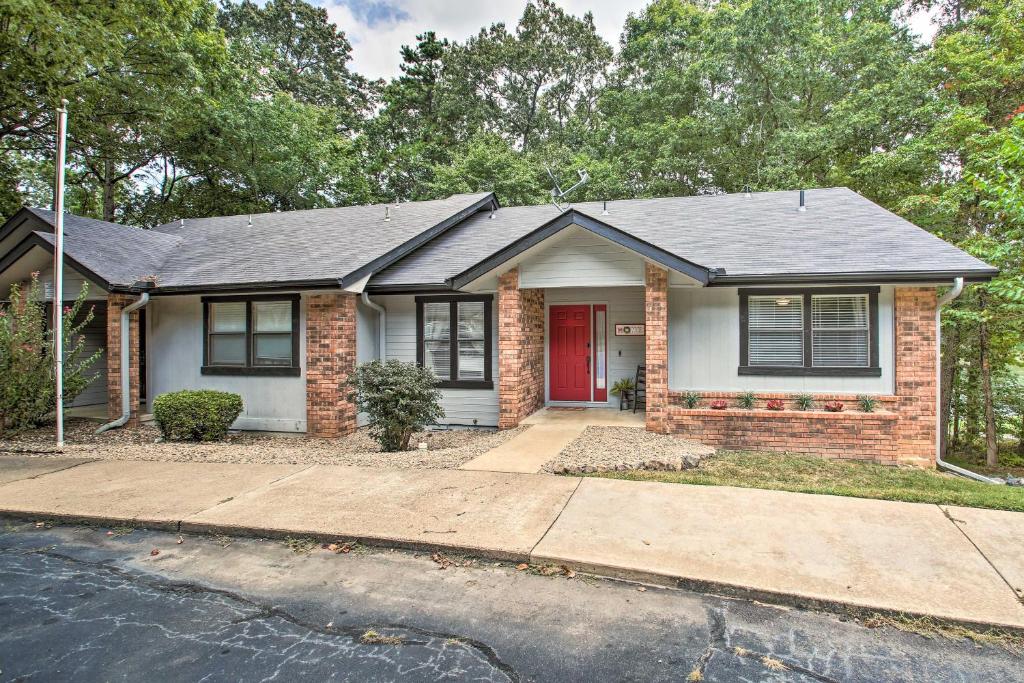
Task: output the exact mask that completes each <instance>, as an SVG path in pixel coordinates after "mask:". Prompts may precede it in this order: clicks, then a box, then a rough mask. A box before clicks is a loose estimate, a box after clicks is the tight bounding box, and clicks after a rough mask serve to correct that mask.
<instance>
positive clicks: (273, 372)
mask: <svg viewBox="0 0 1024 683" xmlns="http://www.w3.org/2000/svg"><path fill="white" fill-rule="evenodd" d="M300 300H301V297H300V296H299V295H298V294H262V295H238V296H204V297H203V298H202V303H203V358H202V366H201V367H200V369H199V372H200V373H201V374H203V375H238V376H246V377H248V376H261V377H298V376H300V375H301V374H302V360H301V358H299V335H300V334H301V330H300V326H299V318H300V314H301V312H300V305H299V302H300ZM239 301H241V302H245V304H246V306H245V365H210V304H211V303H227V302H239ZM254 301H291V302H292V364H291V365H287V366H283V365H253V362H252V345H253V330H252V302H254Z"/></svg>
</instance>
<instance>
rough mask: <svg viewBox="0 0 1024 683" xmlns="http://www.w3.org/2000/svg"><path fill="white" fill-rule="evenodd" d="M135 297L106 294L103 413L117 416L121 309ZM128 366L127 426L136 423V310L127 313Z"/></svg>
mask: <svg viewBox="0 0 1024 683" xmlns="http://www.w3.org/2000/svg"><path fill="white" fill-rule="evenodd" d="M137 300H138V297H134V296H131V295H129V294H114V293H111V294H109V295H107V417H108V418H109V419H110V420H116V419H118V418H119V417H121V410H122V407H121V310H122V309H124V308H125V307H126V306H129V305H131V304H133V303H135V302H136V301H137ZM128 339H129V343H130V350H129V355H128V359H129V368H128V373H129V374H128V378H129V380H128V385H129V387H131V394H130V397H131V400H130V411H131V412H130V415H131V417H130V418H129V419H128V426H131V427H134V426H136V425H138V424H139V311H134V312H132V313H129V314H128Z"/></svg>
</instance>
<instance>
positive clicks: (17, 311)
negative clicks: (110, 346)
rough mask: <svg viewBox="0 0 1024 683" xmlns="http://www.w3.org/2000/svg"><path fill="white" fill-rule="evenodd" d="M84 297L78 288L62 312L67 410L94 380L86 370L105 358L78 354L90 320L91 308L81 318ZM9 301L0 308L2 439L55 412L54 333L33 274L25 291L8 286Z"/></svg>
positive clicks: (94, 354) (84, 291) (37, 278)
mask: <svg viewBox="0 0 1024 683" xmlns="http://www.w3.org/2000/svg"><path fill="white" fill-rule="evenodd" d="M87 291H88V288H87V287H82V291H81V292H80V293H79V295H78V298H77V299H75V301H74V303H73V304H71V305H70V306H65V307H64V311H63V317H64V328H63V330H64V335H63V336H64V405H65V406H70V405H71V402H72V401H74V400H75V397H76V396H78V395H79V394H80V393H82V391H83V390H84V389H85V387H86V386H88V384H89V382H91V381H92V380H93V378H94V377H95V376H96V373H91V374H90V373H88V372H87V370H88V369H89V366H90V365H92V364H93V363H95V362H96V361H97V360H98V359H99V357H100V356H101V355H103V351H102V350H100V351H96V352H95V353H93V354H92V355H89V356H83V354H82V352H83V349H84V348H85V337H84V336H83V335H82V329H83V328H84V327H85V326H86V325H88V324H89V322H90V321H91V320H92V318H93V311H92V308H91V307H90V308H89V309H87V310H86V311H85V313H84V315H83V314H82V308H83V306H84V305H85V297H86V294H87ZM8 301H9V302H10V303H9V304H7V305H3V304H0V436H2V435H4V434H7V433H13V432H17V431H21V430H23V429H28V428H30V427H34V426H36V425H38V424H40V423H41V422H42V421H43V420H44V418H46V416H47V415H49V414H50V413H51V412H52V411H53V410H54V409H55V408H56V407H57V394H56V391H55V383H54V360H53V329H52V325H48V324H47V320H46V318H47V315H46V305H45V302H44V301H43V295H42V287H41V286H40V284H39V273H32V279H31V281H30V282H29V285H28V289H27V290H26V289H22V288H21V287H20V286H18V285H14V286H12V287H11V290H10V294H9V296H8Z"/></svg>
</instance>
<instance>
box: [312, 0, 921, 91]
mask: <svg viewBox="0 0 1024 683" xmlns="http://www.w3.org/2000/svg"><path fill="white" fill-rule="evenodd" d="M313 2H317V3H319V4H321V5H323V6H324V7H326V8H327V13H328V15H329V16H330V18H331V21H333V22H334V23H336V24H337V25H338V27H339V28H340V29H342V30H343V31H345V34H346V35H347V36H348V39H349V41H350V42H351V43H352V53H353V54H352V64H351V67H352V68H353V69H354V70H355V71H357V72H358V73H361V74H363V75H364V76H367V77H369V78H391V77H393V76H397V75H398V74H399V73H400V72H399V69H398V66H399V64H400V63H401V57H400V56H399V50H400V49H401V47H402V45H412V44H415V42H416V34H417V33H422V32H423V31H428V30H433V31H434V32H436V33H437V35H438V36H439V37H442V38H448V39H449V40H457V41H460V42H461V41H463V40H465V39H466V38H468V37H469V36H471V35H474V34H476V33H477V31H479V30H480V29H481V28H482V27H484V26H488V25H490V24H492V23H497V22H504V23H505V24H506V25H507V26H509V27H513V26H515V24H516V21H518V19H519V16H520V15H521V14H522V13H523V7H524V6H525V5H526V1H525V0H489V1H484V2H481V1H480V0H447V1H446V0H313ZM648 2H649V0H561V1H560V2H559V5H560V6H561V7H563V8H564V9H565V10H566V11H568V12H570V13H572V14H575V15H582V14H584V13H585V12H587V11H590V12H593V14H594V24H595V25H596V26H597V30H598V33H600V34H601V36H602V37H603V38H604V39H605V40H607V41H608V42H609V43H611V45H612V46H613V47H616V48H617V47H618V44H619V35H620V33H621V32H622V27H623V25H624V24H625V22H626V16H627V15H628V14H629V13H630V12H634V13H636V12H639V11H640V10H642V9H643V8H644V6H645V5H647V4H648ZM911 28H912V29H913V30H914V31H915V32H916V33H918V34H920V35H923V36H924V38H925V39H930V38H931V36H932V34H933V33H934V28H933V27H932V24H931V18H930V17H929V16H927V15H926V14H923V13H922V14H918V15H915V16H914V17H913V18H912V19H911Z"/></svg>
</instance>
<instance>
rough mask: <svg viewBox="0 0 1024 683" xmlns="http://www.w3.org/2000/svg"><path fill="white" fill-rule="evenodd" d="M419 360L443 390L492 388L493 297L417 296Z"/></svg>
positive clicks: (417, 355)
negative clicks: (428, 369)
mask: <svg viewBox="0 0 1024 683" xmlns="http://www.w3.org/2000/svg"><path fill="white" fill-rule="evenodd" d="M416 361H417V363H419V364H420V365H421V366H423V367H426V368H430V369H431V370H433V372H434V374H435V375H437V378H438V380H439V382H438V386H440V387H449V388H464V389H472V388H481V389H490V388H492V387H493V386H494V384H493V382H492V380H491V296H490V295H485V296H421V297H417V298H416Z"/></svg>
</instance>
